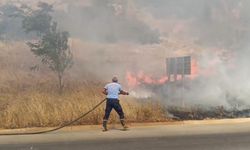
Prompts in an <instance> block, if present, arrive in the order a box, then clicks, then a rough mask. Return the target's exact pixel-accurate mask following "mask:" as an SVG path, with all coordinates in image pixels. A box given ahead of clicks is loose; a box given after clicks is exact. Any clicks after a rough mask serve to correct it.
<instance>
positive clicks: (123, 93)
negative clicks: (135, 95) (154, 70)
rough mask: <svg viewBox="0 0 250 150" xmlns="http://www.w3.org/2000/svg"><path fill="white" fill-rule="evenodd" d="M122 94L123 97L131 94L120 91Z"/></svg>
mask: <svg viewBox="0 0 250 150" xmlns="http://www.w3.org/2000/svg"><path fill="white" fill-rule="evenodd" d="M120 94H121V95H129V92H125V91H122V90H121V91H120Z"/></svg>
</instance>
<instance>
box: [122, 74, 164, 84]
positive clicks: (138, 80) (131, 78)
mask: <svg viewBox="0 0 250 150" xmlns="http://www.w3.org/2000/svg"><path fill="white" fill-rule="evenodd" d="M126 79H127V81H128V86H129V87H136V86H138V85H141V84H153V85H161V84H164V83H166V82H167V81H168V77H167V76H163V77H160V78H158V79H156V78H153V77H152V76H150V75H146V74H145V73H144V72H143V71H140V72H139V73H137V74H135V73H132V72H130V71H128V72H127V74H126Z"/></svg>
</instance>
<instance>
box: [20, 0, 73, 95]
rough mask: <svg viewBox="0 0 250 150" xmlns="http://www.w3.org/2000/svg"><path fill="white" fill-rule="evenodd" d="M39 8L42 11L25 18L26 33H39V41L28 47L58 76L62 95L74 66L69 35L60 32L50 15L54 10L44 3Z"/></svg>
mask: <svg viewBox="0 0 250 150" xmlns="http://www.w3.org/2000/svg"><path fill="white" fill-rule="evenodd" d="M39 8H40V10H35V11H33V13H31V15H28V16H27V17H25V18H24V20H23V28H24V29H25V30H26V32H35V33H37V35H38V37H39V40H37V41H36V42H28V46H29V47H30V49H31V51H32V52H33V54H34V55H35V56H37V57H39V58H40V59H41V62H42V63H43V64H46V65H48V67H49V68H50V69H51V70H52V71H53V72H55V73H56V74H57V77H58V87H59V92H60V93H61V92H62V90H63V87H64V84H63V76H64V73H65V71H66V70H67V69H69V68H71V67H72V64H73V56H72V52H71V50H70V48H69V45H68V39H69V33H68V32H67V31H60V30H59V29H58V26H57V23H56V22H55V21H52V17H51V15H50V14H49V12H52V8H50V7H49V5H46V4H44V3H43V5H41V4H40V5H39ZM48 10H51V11H48ZM38 16H39V17H40V18H39V19H38V18H37V17H38Z"/></svg>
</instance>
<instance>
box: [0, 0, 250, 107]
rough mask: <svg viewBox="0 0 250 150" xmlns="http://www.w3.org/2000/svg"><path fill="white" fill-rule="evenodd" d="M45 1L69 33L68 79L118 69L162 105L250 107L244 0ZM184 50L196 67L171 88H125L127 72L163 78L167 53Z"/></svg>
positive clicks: (103, 76) (249, 33)
mask: <svg viewBox="0 0 250 150" xmlns="http://www.w3.org/2000/svg"><path fill="white" fill-rule="evenodd" d="M21 2H23V3H30V5H35V2H34V1H28V0H23V1H21ZM45 2H49V3H51V4H54V8H55V12H54V14H53V16H54V19H55V20H56V21H57V22H58V25H59V26H60V28H61V29H62V30H66V31H69V32H70V34H71V38H72V39H71V40H70V41H71V42H70V45H71V48H72V50H73V52H74V56H75V65H74V69H73V70H72V71H71V74H72V77H81V74H82V73H86V74H88V75H89V76H88V77H87V78H90V79H92V78H93V79H98V80H102V81H109V80H110V79H111V78H112V76H113V75H117V76H118V77H119V78H120V81H121V82H122V83H123V84H124V85H125V88H128V89H129V90H131V92H132V94H133V95H134V96H135V97H139V98H148V97H156V98H160V99H162V100H164V101H166V103H167V104H170V103H171V104H176V105H181V103H185V105H212V106H218V105H223V106H225V107H232V106H235V105H237V107H239V108H244V107H248V105H249V100H248V98H249V97H250V94H249V92H248V91H250V81H249V80H248V78H249V77H248V75H249V73H250V69H249V66H248V64H249V63H250V61H249V58H248V56H249V54H250V50H249V44H248V43H249V42H248V41H249V38H250V30H249V29H248V27H249V25H250V22H249V19H250V15H249V14H250V13H249V10H250V9H249V8H250V2H248V1H247V0H238V1H235V0H227V1H226V0H210V1H207V0H189V1H182V0H168V1H163V0H154V1H152V0H136V1H135V0H72V1H67V0H54V1H52V0H48V1H45ZM1 3H2V4H5V3H6V2H4V1H1ZM20 30H21V29H20ZM186 55H190V56H192V59H193V61H195V62H197V66H193V67H195V68H193V70H194V69H196V71H195V74H192V75H191V76H187V79H186V80H185V81H184V82H183V83H182V81H180V82H179V83H177V84H178V85H177V86H176V87H175V88H170V87H174V86H175V85H171V84H172V83H167V84H160V85H159V84H158V85H155V84H152V83H154V82H151V83H145V82H143V81H140V82H141V83H140V84H139V85H138V86H137V87H130V86H129V84H128V81H127V78H126V75H127V73H128V72H131V73H132V74H135V75H134V76H137V74H140V72H143V74H145V76H149V77H148V78H149V79H150V80H152V81H153V80H155V81H157V80H159V79H162V78H163V79H165V78H166V77H165V76H166V64H165V59H166V58H167V57H173V56H186ZM73 75H74V76H73ZM136 88H137V89H136Z"/></svg>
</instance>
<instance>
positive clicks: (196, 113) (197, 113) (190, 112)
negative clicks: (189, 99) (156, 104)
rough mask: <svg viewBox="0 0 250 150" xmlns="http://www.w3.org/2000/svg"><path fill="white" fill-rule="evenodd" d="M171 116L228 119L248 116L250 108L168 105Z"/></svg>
mask: <svg viewBox="0 0 250 150" xmlns="http://www.w3.org/2000/svg"><path fill="white" fill-rule="evenodd" d="M167 110H168V113H169V114H170V115H169V116H170V117H171V118H172V119H173V120H204V119H226V118H248V117H250V109H244V110H236V109H234V110H227V109H225V108H224V107H222V106H220V107H213V108H209V109H204V108H197V107H196V108H180V107H168V108H167Z"/></svg>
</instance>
